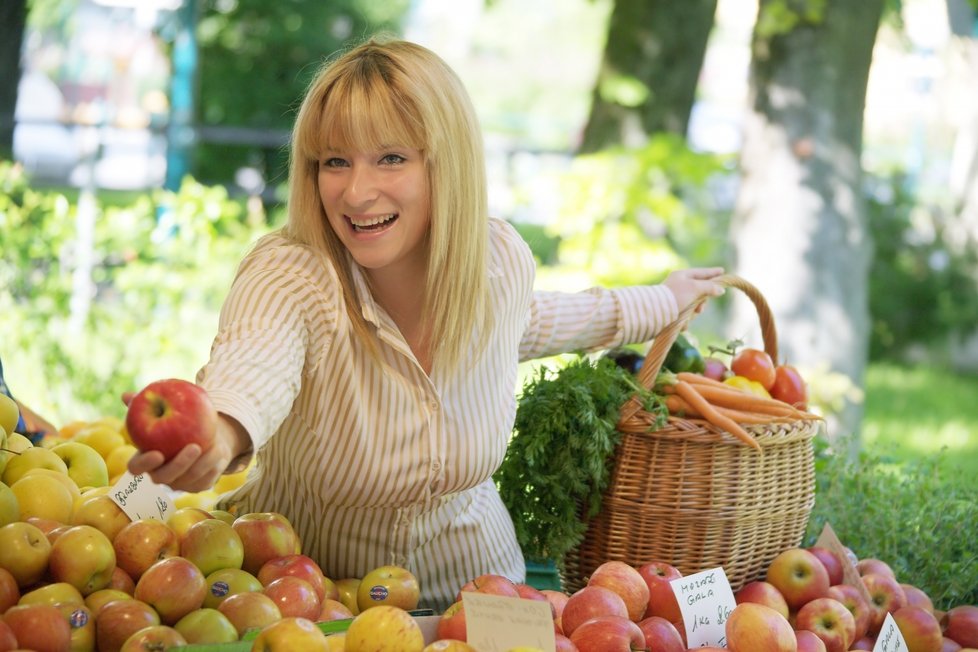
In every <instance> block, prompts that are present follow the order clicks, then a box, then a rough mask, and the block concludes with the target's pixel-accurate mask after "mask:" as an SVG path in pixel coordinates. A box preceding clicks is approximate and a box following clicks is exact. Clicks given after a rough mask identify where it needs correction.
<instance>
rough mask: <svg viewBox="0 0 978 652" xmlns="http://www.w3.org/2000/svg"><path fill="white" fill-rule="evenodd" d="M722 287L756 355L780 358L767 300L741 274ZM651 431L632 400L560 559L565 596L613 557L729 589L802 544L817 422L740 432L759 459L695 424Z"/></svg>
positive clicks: (653, 363) (666, 339)
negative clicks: (719, 576) (759, 343)
mask: <svg viewBox="0 0 978 652" xmlns="http://www.w3.org/2000/svg"><path fill="white" fill-rule="evenodd" d="M719 281H720V283H721V284H722V285H724V286H725V287H729V288H735V289H737V290H740V291H742V292H743V293H744V294H745V295H746V296H747V297H748V298H749V299H750V300H751V301H752V302H753V304H754V306H755V308H756V309H757V314H758V317H759V319H760V325H761V334H762V337H763V340H764V350H765V351H767V353H768V354H769V355H770V356H771V359H772V360H775V361H777V360H778V348H777V347H778V345H777V334H776V331H775V328H774V322H773V319H772V316H771V311H770V309H769V307H768V305H767V302H766V301H765V300H764V297H763V296H762V295H761V294H760V292H759V291H758V290H757V288H755V287H754V286H753V285H751V284H750V283H748V282H747V281H745V280H744V279H742V278H740V277H737V276H732V275H727V276H723V277H720V279H719ZM697 306H698V304H694V305H692V306H689V307H688V308H687V309H686V310H684V311H683V312H682V313H681V314H680V315H679V317H678V318H677V319H676V321H675V322H673V323H672V324H670V325H669V326H667V327H666V328H665V329H664V330H663V331H662V332H661V333H660V334H659V336H658V337H656V339H655V340H654V341H653V343H652V346H651V347H650V349H649V352H648V353H647V355H646V358H645V361H644V363H643V365H642V370H641V372H640V373H639V376H638V380H639V382H640V383H641V384H642V386H644V387H646V388H651V387H652V385H653V384H654V382H655V378H656V375H657V374H658V372H659V370H660V368H661V366H662V363H663V361H664V360H665V356H666V353H668V351H669V348H670V346H671V345H672V343H673V342H674V341H675V339H676V337H677V335H678V334H679V333H680V332H681V331H682V330H683V329H684V328H685V326H686V324H687V322H688V320H689V319H690V318H691V317H692V316H693V315H694V314H695V313H696V308H697ZM654 422H655V418H654V415H651V414H649V413H647V412H645V411H644V410H643V409H642V406H641V404H640V403H639V401H638V400H637V399H631V400H629V401H627V402H626V403H625V405H623V406H622V410H621V420H620V421H619V424H618V429H619V430H620V432H621V434H622V438H621V442H620V443H619V445H618V448H617V450H616V452H615V459H614V469H613V471H612V474H611V479H610V483H609V486H608V488H607V489H606V491H605V493H604V497H603V501H602V504H601V511H600V512H599V513H598V514H597V515H596V516H595V517H594V518H592V519H591V520H590V521H589V523H588V529H587V531H586V533H585V535H584V540H583V541H582V543H581V544H580V545H579V546H578V547H576V548H574V549H572V550H571V551H569V552H568V553H567V555H566V556H565V557H564V560H563V564H562V568H561V571H560V574H561V582H562V583H563V587H564V590H565V591H568V592H573V591H576V590H577V589H579V588H581V587H583V586H584V585H585V584H586V583H587V579H588V577H589V576H590V574H591V572H592V571H593V570H594V569H595V568H597V567H598V566H599V565H600V564H601V563H603V562H605V561H610V560H619V561H624V562H626V563H629V564H631V565H633V566H640V565H642V564H645V563H648V562H651V561H664V562H667V563H669V564H672V565H673V566H675V567H676V568H678V569H679V571H680V572H681V573H682V574H683V575H689V574H692V573H696V572H699V571H702V570H707V569H709V568H716V567H717V566H722V567H723V569H724V571H725V573H726V575H727V578H728V579H729V580H730V584H731V586H732V587H733V589H734V590H735V591H736V590H737V589H739V588H740V587H741V586H743V585H744V584H746V583H747V582H749V581H752V580H754V579H758V578H760V577H761V576H762V575H763V574H764V571H765V570H766V568H767V566H768V565H769V563H770V562H771V560H772V559H774V557H775V556H776V555H777V554H778V553H780V552H781V551H782V550H785V549H786V548H790V547H795V546H798V545H800V543H801V540H802V537H803V535H804V533H805V527H806V525H807V523H808V518H809V515H810V513H811V510H812V507H813V506H814V503H815V470H814V456H813V449H812V440H813V439H814V437H815V435H816V434H817V433H818V430H819V428H820V424H821V421H820V420H818V419H815V418H811V419H807V418H806V419H794V420H784V421H776V422H772V423H766V424H764V425H745V426H744V428H745V429H746V430H747V431H748V432H749V433H751V434H752V435H753V436H754V437H755V439H756V440H757V442H758V443H759V444H760V445H761V447H762V453H758V452H757V451H756V450H754V449H752V448H750V447H748V446H746V445H744V444H743V443H741V442H739V441H738V440H737V439H736V438H735V437H734V436H733V435H731V434H730V433H727V432H725V431H721V430H718V429H717V428H715V427H714V426H712V425H710V424H708V423H706V422H704V421H701V420H697V419H685V418H680V417H677V416H670V417H669V420H668V423H667V424H666V425H665V426H664V427H662V428H660V429H658V430H654V431H649V428H650V427H654V426H653V424H654Z"/></svg>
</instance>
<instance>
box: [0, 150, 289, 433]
mask: <svg viewBox="0 0 978 652" xmlns="http://www.w3.org/2000/svg"><path fill="white" fill-rule="evenodd" d="M0 189H2V192H0V249H2V250H3V251H4V257H3V259H2V260H0V314H3V316H4V319H3V320H0V336H2V342H3V351H2V352H0V354H2V355H3V358H4V362H5V367H9V368H10V370H11V371H13V370H17V371H18V372H19V373H18V374H17V376H16V377H14V376H11V377H9V378H8V381H9V382H10V385H11V387H12V388H13V390H14V392H15V393H17V394H18V395H19V396H20V397H22V398H23V399H24V400H25V402H26V403H27V404H28V405H31V406H32V407H34V408H36V409H38V410H39V411H41V412H42V413H44V414H45V416H48V417H49V418H51V419H52V420H53V421H55V422H57V423H65V422H67V421H70V420H74V419H85V418H96V417H99V416H109V415H114V414H115V415H117V414H120V413H121V412H122V411H123V410H124V406H123V404H122V402H121V400H120V395H121V393H122V392H123V391H132V390H134V389H138V388H139V387H141V386H142V385H144V384H146V383H147V382H149V381H151V380H156V379H157V378H160V377H166V376H180V377H184V378H193V376H194V374H195V372H196V370H197V368H198V367H199V366H200V365H202V364H203V362H204V361H206V355H207V349H208V347H209V345H210V342H211V340H212V339H213V336H214V334H215V332H216V327H217V314H218V311H219V309H220V304H221V301H222V299H223V296H224V295H225V293H226V292H227V288H228V286H229V284H230V281H231V278H232V276H233V274H234V271H235V269H236V267H237V263H238V261H239V260H240V259H241V257H242V256H243V255H244V254H245V253H246V251H247V248H248V247H249V245H250V243H251V242H253V241H254V240H255V239H256V238H257V237H258V236H259V235H261V234H262V233H264V232H266V231H267V230H269V228H270V226H269V224H268V223H267V222H266V218H265V215H264V213H262V212H260V211H258V212H255V211H252V212H249V211H248V210H247V209H246V206H245V205H244V204H243V203H241V202H239V201H235V200H232V199H230V198H229V197H228V196H227V193H226V192H225V191H224V189H223V188H208V187H205V186H202V185H200V184H198V183H196V182H194V181H192V180H190V179H188V180H186V181H185V182H184V184H183V187H182V188H181V189H180V191H179V192H178V193H171V192H164V191H159V192H156V193H154V194H152V195H140V196H137V197H136V198H134V199H133V200H132V201H130V202H126V203H124V204H121V205H107V204H101V205H99V204H97V203H96V205H95V206H94V207H93V210H95V211H96V214H95V218H94V232H93V234H92V237H91V241H90V244H89V245H86V244H85V241H84V239H83V238H82V237H80V234H79V231H78V228H77V227H78V224H79V221H78V216H79V211H80V210H82V209H81V208H80V207H81V206H83V205H84V200H85V198H84V197H83V198H82V199H80V203H78V204H76V203H73V202H72V201H71V200H69V198H68V197H67V196H66V195H65V194H63V193H60V192H57V191H46V192H42V191H39V190H36V189H33V188H31V187H30V185H29V184H28V180H27V179H26V178H25V177H24V175H23V173H22V171H21V169H20V168H19V167H17V166H12V165H10V164H8V163H0ZM87 256H90V257H91V272H90V274H89V275H88V276H89V278H90V280H91V285H90V286H87V285H84V284H80V282H82V281H85V280H86V279H85V275H84V274H79V263H80V262H81V261H83V260H85V258H86V257H87ZM86 304H87V305H86Z"/></svg>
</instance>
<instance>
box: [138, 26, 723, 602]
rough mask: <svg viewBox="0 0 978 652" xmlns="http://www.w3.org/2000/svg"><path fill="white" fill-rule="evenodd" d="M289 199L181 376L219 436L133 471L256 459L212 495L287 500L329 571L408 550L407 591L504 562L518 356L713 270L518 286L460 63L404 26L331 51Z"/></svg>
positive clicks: (626, 314)
mask: <svg viewBox="0 0 978 652" xmlns="http://www.w3.org/2000/svg"><path fill="white" fill-rule="evenodd" d="M291 156H292V159H291V170H290V184H291V186H290V196H289V220H288V224H287V226H286V227H285V228H284V229H282V231H281V232H277V233H274V234H271V235H268V236H266V237H265V238H263V239H261V240H260V241H259V242H258V243H257V245H256V246H255V248H254V249H253V251H251V253H249V254H248V256H247V257H246V258H245V259H244V261H243V262H242V263H241V265H240V268H239V270H238V273H237V276H236V278H235V281H234V283H233V285H232V287H231V290H230V292H229V295H228V297H227V299H226V302H225V305H224V307H223V309H222V313H221V319H220V326H219V332H218V334H217V337H216V339H215V341H214V344H213V346H212V349H211V356H210V360H209V361H208V363H207V364H206V365H205V367H204V368H203V369H202V370H201V371H200V373H199V374H198V378H197V382H198V383H199V384H200V385H202V386H203V387H204V388H206V389H207V391H208V392H209V394H210V396H211V399H212V400H213V402H214V404H215V406H216V407H217V409H218V410H219V412H220V413H221V415H222V419H221V425H220V427H219V436H218V440H217V444H216V445H215V446H214V447H213V448H211V449H209V450H208V451H206V452H204V453H201V452H200V450H199V448H198V447H197V446H194V445H191V446H188V447H187V448H186V449H184V450H183V451H182V452H181V453H180V454H179V455H178V456H177V457H175V458H174V459H173V460H171V461H170V462H169V463H167V464H165V465H164V464H163V463H162V456H161V455H160V454H158V453H152V452H149V453H143V454H140V455H138V456H137V457H135V458H133V460H132V462H130V467H129V468H130V470H131V471H132V472H133V473H141V472H145V471H149V472H151V475H152V477H153V478H154V480H156V481H157V482H162V483H165V484H169V485H170V486H172V487H174V488H178V489H184V490H189V491H199V490H201V489H205V488H207V487H210V486H211V485H213V483H214V481H215V480H216V479H217V477H218V476H219V475H220V474H221V473H222V472H225V473H226V472H233V471H235V470H238V469H240V468H242V467H243V466H244V465H245V464H247V462H248V460H249V459H250V456H251V455H252V454H254V455H257V465H256V468H255V470H254V471H253V472H252V474H251V477H250V478H249V480H248V482H246V483H245V485H244V486H242V487H241V488H240V489H239V490H238V491H236V492H235V493H234V494H233V495H231V496H230V497H229V499H228V501H227V502H228V507H234V508H236V509H237V510H238V513H245V512H254V511H277V512H281V513H282V514H285V515H286V516H287V517H288V518H289V520H290V521H291V522H292V524H293V526H295V528H296V530H297V531H298V532H299V534H300V536H301V537H302V548H303V552H305V553H306V554H308V555H310V556H312V557H313V558H314V559H316V560H317V561H318V562H319V563H320V565H321V566H322V568H323V570H324V571H325V573H326V574H327V576H329V577H331V578H335V579H339V578H343V577H361V576H363V575H364V574H365V573H366V572H367V571H369V570H371V569H372V568H375V567H377V566H381V565H384V564H396V565H400V566H404V567H407V568H409V569H411V570H412V571H413V572H414V573H415V574H416V575H417V576H418V579H419V582H420V584H421V590H422V606H431V607H435V608H438V609H443V608H444V607H446V606H447V605H448V604H450V602H451V601H452V599H453V597H454V595H455V594H456V593H457V591H458V590H459V588H460V587H461V586H462V584H464V583H465V582H466V581H468V580H470V579H472V578H474V577H477V576H478V575H480V574H483V573H490V572H491V573H496V574H501V575H505V576H508V577H510V578H511V579H513V580H515V581H521V580H522V579H523V577H524V574H525V568H524V562H523V556H522V554H521V552H520V549H519V547H518V545H517V543H516V539H515V536H514V532H513V526H512V521H511V520H510V517H509V515H508V513H507V512H506V509H505V507H504V506H503V504H502V501H501V500H500V498H499V495H498V493H497V491H496V489H495V486H494V485H493V481H492V479H491V476H492V474H493V472H494V471H495V470H496V469H497V467H498V466H499V464H500V463H501V461H502V459H503V455H504V453H505V450H506V445H507V441H508V438H509V436H510V433H511V431H512V425H513V419H514V415H515V409H516V400H515V391H514V390H515V386H516V382H517V365H518V363H519V362H520V361H523V360H529V359H532V358H537V357H542V356H547V355H552V354H556V353H560V352H567V351H574V350H580V349H598V348H606V347H611V346H614V345H618V344H621V343H623V342H638V341H646V340H648V339H651V338H652V337H653V336H654V335H655V333H656V332H657V331H658V330H659V329H661V328H662V327H663V326H665V325H666V324H668V323H669V322H670V321H672V320H674V319H675V318H676V315H677V314H678V311H679V309H680V308H681V307H684V306H686V305H688V304H689V303H691V302H693V301H695V300H696V299H698V298H699V297H701V296H703V295H711V296H716V295H719V294H720V293H722V291H723V290H722V288H721V287H720V286H719V285H718V284H716V283H714V282H713V281H712V280H711V279H713V278H715V277H716V276H718V275H719V274H720V273H721V271H722V270H720V269H697V270H686V271H683V272H676V273H673V274H672V275H670V276H669V278H668V279H667V280H666V281H665V282H664V283H663V284H662V285H659V286H649V287H633V288H624V289H619V290H604V289H593V290H589V291H587V292H582V293H576V294H571V293H555V292H534V291H533V279H534V262H533V257H532V255H531V253H530V251H529V249H528V247H527V246H526V244H525V243H524V242H523V241H522V240H521V239H520V237H519V236H518V235H517V233H516V232H515V231H514V229H513V228H512V227H510V226H509V225H507V224H506V223H505V222H502V221H499V220H494V219H490V218H489V216H488V208H487V205H488V201H487V193H486V174H485V167H484V162H483V151H482V139H481V133H480V130H479V125H478V122H477V120H476V117H475V112H474V110H473V108H472V105H471V103H470V100H469V98H468V96H467V94H466V92H465V89H464V87H463V86H462V84H461V82H460V81H459V79H458V78H457V77H456V75H455V74H454V73H453V72H452V70H451V69H450V68H449V67H448V66H447V65H446V64H445V63H444V62H443V61H442V60H441V59H440V58H438V57H437V56H436V55H435V54H434V53H432V52H431V51H429V50H427V49H425V48H423V47H420V46H418V45H415V44H412V43H408V42H404V41H397V40H379V39H374V40H371V41H369V42H367V43H364V44H362V45H360V46H359V47H356V48H354V49H353V50H351V51H349V52H347V53H346V54H344V55H342V56H340V57H339V58H338V59H336V60H335V61H333V62H332V63H329V64H328V65H326V66H325V67H324V68H323V69H322V71H321V72H320V73H319V74H318V75H317V76H316V78H315V79H314V81H313V82H312V84H311V86H310V88H309V90H308V92H307V94H306V97H305V99H304V101H303V103H302V106H301V108H300V110H299V114H298V117H297V120H296V123H295V127H294V130H293V136H292V152H291Z"/></svg>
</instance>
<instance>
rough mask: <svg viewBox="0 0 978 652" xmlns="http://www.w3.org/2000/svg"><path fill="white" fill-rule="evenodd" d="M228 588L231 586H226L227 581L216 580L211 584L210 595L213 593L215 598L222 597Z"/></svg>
mask: <svg viewBox="0 0 978 652" xmlns="http://www.w3.org/2000/svg"><path fill="white" fill-rule="evenodd" d="M230 590H231V587H230V586H228V583H227V582H222V581H220V580H218V581H217V582H214V583H213V584H211V595H213V596H214V597H215V598H223V597H224V596H226V595H227V594H228V591H230Z"/></svg>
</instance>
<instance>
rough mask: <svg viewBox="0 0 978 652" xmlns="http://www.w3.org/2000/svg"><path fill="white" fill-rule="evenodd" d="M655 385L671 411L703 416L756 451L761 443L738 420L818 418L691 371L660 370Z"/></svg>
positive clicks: (677, 413)
mask: <svg viewBox="0 0 978 652" xmlns="http://www.w3.org/2000/svg"><path fill="white" fill-rule="evenodd" d="M657 389H658V390H659V391H660V392H661V393H662V394H664V395H665V403H666V407H667V408H668V410H669V413H670V414H676V415H682V416H685V417H689V418H693V419H703V420H704V421H706V422H708V423H710V424H712V425H713V426H716V427H717V428H720V429H721V430H725V431H727V432H729V433H730V434H732V435H733V436H735V437H736V438H737V439H739V440H740V441H741V442H742V443H744V444H746V445H748V446H750V447H751V448H754V449H755V450H757V451H759V452H760V451H761V445H760V444H758V443H757V441H756V440H755V439H754V437H752V436H751V434H750V433H749V432H747V431H746V430H745V429H744V428H743V426H742V425H741V424H765V423H772V422H776V421H786V420H792V419H817V418H818V417H817V416H816V415H814V414H811V413H809V412H805V411H803V410H799V409H798V408H796V407H794V406H792V405H789V404H787V403H785V402H783V401H779V400H777V399H773V398H766V397H763V396H758V395H756V394H751V393H749V392H745V391H743V390H741V389H738V388H736V387H731V386H730V385H726V384H724V383H721V382H720V381H717V380H713V379H712V378H707V377H706V376H702V375H700V374H694V373H690V372H680V373H678V374H662V375H661V376H660V379H659V383H658V384H657Z"/></svg>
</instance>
